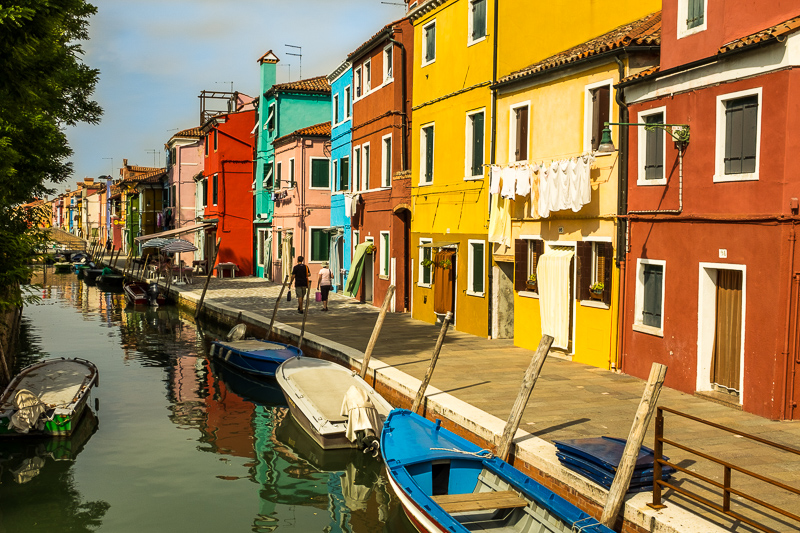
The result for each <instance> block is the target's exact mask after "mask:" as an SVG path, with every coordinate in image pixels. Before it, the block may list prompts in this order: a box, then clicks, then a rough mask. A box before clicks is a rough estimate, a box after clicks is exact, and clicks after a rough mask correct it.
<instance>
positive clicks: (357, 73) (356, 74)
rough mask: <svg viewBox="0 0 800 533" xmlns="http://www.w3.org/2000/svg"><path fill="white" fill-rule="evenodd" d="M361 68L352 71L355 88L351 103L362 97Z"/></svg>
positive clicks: (362, 80) (362, 79)
mask: <svg viewBox="0 0 800 533" xmlns="http://www.w3.org/2000/svg"><path fill="white" fill-rule="evenodd" d="M363 74H364V73H363V71H362V70H361V67H360V66H359V67H357V68H355V69H353V87H355V92H354V93H353V101H356V100H359V99H361V98H363V97H364V75H363Z"/></svg>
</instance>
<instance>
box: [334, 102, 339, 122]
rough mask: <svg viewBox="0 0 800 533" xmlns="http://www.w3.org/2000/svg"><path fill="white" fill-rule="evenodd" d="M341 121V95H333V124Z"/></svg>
mask: <svg viewBox="0 0 800 533" xmlns="http://www.w3.org/2000/svg"><path fill="white" fill-rule="evenodd" d="M338 123H339V95H338V94H334V95H333V124H334V125H336V124H338Z"/></svg>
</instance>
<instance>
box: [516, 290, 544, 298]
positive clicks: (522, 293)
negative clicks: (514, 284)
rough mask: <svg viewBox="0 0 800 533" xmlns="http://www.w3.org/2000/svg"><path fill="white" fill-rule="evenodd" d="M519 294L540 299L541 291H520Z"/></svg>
mask: <svg viewBox="0 0 800 533" xmlns="http://www.w3.org/2000/svg"><path fill="white" fill-rule="evenodd" d="M517 294H519V295H520V296H521V297H523V298H536V299H537V300H538V299H539V293H538V292H531V291H519V292H518V293H517Z"/></svg>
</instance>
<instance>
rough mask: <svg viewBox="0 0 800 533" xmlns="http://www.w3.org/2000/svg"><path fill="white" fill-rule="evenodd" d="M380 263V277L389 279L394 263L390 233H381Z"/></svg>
mask: <svg viewBox="0 0 800 533" xmlns="http://www.w3.org/2000/svg"><path fill="white" fill-rule="evenodd" d="M380 243H381V250H380V254H381V256H380V261H379V265H378V277H383V278H386V279H388V278H389V274H390V269H391V262H392V244H391V243H392V237H391V234H390V233H389V232H388V231H381V232H380Z"/></svg>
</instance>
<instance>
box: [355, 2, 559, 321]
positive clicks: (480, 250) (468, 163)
mask: <svg viewBox="0 0 800 533" xmlns="http://www.w3.org/2000/svg"><path fill="white" fill-rule="evenodd" d="M475 8H478V9H475ZM409 18H410V20H411V23H412V24H413V26H414V47H413V48H414V52H413V55H410V54H409V56H408V57H409V59H410V58H412V57H413V60H410V62H411V65H410V68H409V71H413V78H414V86H413V91H412V93H413V94H412V104H413V107H412V109H413V113H414V123H413V125H412V127H411V151H410V154H411V157H410V159H411V176H410V180H411V207H412V209H411V212H412V213H413V217H412V220H411V231H410V233H411V236H410V245H409V255H410V267H411V269H412V274H411V276H410V277H411V279H412V283H413V286H412V298H411V300H412V301H411V313H412V316H413V317H414V318H417V319H420V320H424V321H426V322H431V323H432V322H435V321H436V320H437V319H438V318H441V317H443V316H444V315H445V314H446V313H447V312H448V311H452V312H454V324H455V328H456V329H458V330H460V331H464V332H467V333H472V334H474V335H481V336H486V335H487V333H488V329H489V316H490V315H489V300H490V298H489V292H488V288H487V281H488V280H487V275H486V274H487V270H488V267H489V254H488V251H487V233H488V231H487V230H488V219H489V209H488V207H489V195H488V187H487V184H486V182H485V176H486V171H485V168H484V164H485V163H487V162H488V159H489V158H488V155H489V143H488V142H486V140H487V139H488V138H489V136H488V133H489V130H488V129H487V127H486V125H487V124H488V123H489V122H488V121H487V117H489V114H490V112H491V109H492V94H491V90H490V88H489V87H490V85H491V84H492V81H493V68H492V67H493V61H492V60H493V57H494V48H493V40H492V39H490V38H489V33H490V32H489V29H490V28H492V25H493V20H494V3H492V2H488V0H480V1H478V2H475V1H469V0H456V1H449V2H446V1H443V0H428V1H427V2H423V3H421V5H419V6H417V7H415V8H413V9H412V10H411V11H410V12H409ZM542 25H546V24H544V23H543V24H542ZM529 30H530V26H528V29H527V30H526V31H529ZM353 143H354V145H355V144H356V140H355V139H354V140H353Z"/></svg>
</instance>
